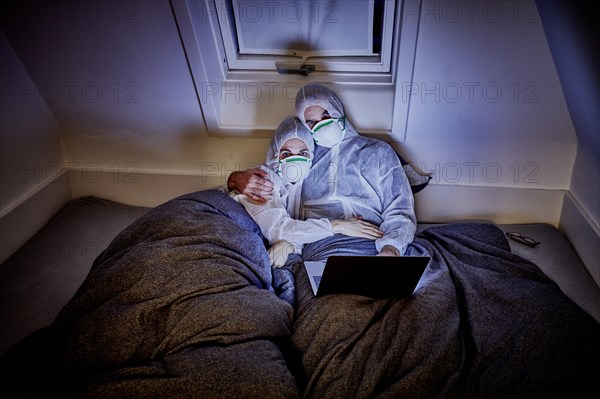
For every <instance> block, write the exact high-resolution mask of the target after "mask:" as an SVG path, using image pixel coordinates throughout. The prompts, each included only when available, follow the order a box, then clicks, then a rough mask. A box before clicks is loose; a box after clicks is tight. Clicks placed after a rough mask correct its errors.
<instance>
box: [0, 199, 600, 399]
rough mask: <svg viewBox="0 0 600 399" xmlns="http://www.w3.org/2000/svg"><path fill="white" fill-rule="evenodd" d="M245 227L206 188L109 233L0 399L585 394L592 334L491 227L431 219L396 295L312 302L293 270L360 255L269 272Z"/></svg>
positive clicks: (13, 368) (337, 244)
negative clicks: (408, 294) (417, 259)
mask: <svg viewBox="0 0 600 399" xmlns="http://www.w3.org/2000/svg"><path fill="white" fill-rule="evenodd" d="M265 248H266V247H265V241H264V239H263V237H262V236H261V234H260V229H259V228H258V227H257V226H256V224H255V223H254V221H253V220H252V219H251V218H250V216H249V215H248V214H247V213H246V212H245V210H244V209H243V207H241V206H240V205H239V204H237V203H236V202H235V201H233V200H231V199H230V198H229V197H228V196H227V195H225V194H223V193H221V192H218V191H210V190H209V191H200V192H196V193H191V194H187V195H184V196H181V197H178V198H175V199H173V200H170V201H168V202H166V203H165V204H163V205H161V206H158V207H156V208H154V209H152V210H151V211H150V212H148V213H147V214H146V215H144V216H142V217H141V218H140V219H138V220H137V221H136V222H134V223H133V224H132V225H130V226H129V227H127V228H126V229H125V230H123V231H122V232H121V233H120V234H119V235H118V236H117V237H116V238H115V239H114V240H113V242H112V243H111V244H110V246H109V247H108V248H107V249H106V250H104V252H102V253H101V254H100V255H99V256H98V258H97V259H96V260H95V262H94V264H93V266H92V269H91V271H90V273H89V275H88V276H87V278H86V280H85V281H84V282H83V284H82V285H81V287H80V288H79V290H78V291H77V293H76V294H75V296H74V297H73V298H72V299H71V300H70V302H69V303H68V304H67V305H66V306H65V307H64V308H63V309H62V311H61V312H60V314H59V315H58V316H57V318H56V319H55V321H54V322H53V323H52V324H51V325H49V326H47V327H45V328H43V329H41V330H38V331H36V332H35V333H33V334H32V335H30V336H29V337H27V338H25V339H24V340H22V341H21V342H20V343H18V344H17V345H15V346H14V347H13V348H12V349H11V350H9V351H8V352H7V353H6V354H5V355H4V356H3V357H2V359H1V362H0V365H1V367H2V370H1V372H2V376H3V377H2V378H3V380H4V382H3V384H2V390H3V392H2V393H1V394H2V397H4V398H6V397H38V396H51V395H57V396H58V397H77V398H88V397H89V398H106V397H115V398H167V397H173V398H300V397H304V398H401V397H409V398H435V397H439V398H536V397H564V396H565V395H567V396H569V397H583V396H582V395H583V393H584V392H588V391H589V389H590V388H591V387H593V385H594V382H595V381H594V378H595V376H596V375H597V373H598V371H599V367H598V366H599V359H600V325H599V324H598V323H597V322H596V321H595V320H594V319H593V318H592V317H591V316H589V315H588V314H587V313H585V312H584V311H583V310H581V309H580V308H579V307H578V306H577V305H575V304H574V303H573V302H572V301H571V300H570V299H568V298H567V297H566V296H565V295H563V294H562V292H561V291H560V289H559V287H558V286H557V285H556V284H555V283H554V282H553V281H551V280H550V279H548V278H547V277H546V276H545V275H544V274H543V273H542V272H541V271H540V269H539V268H538V267H537V266H536V265H534V264H532V263H530V262H529V261H527V260H525V259H523V258H520V257H519V256H517V255H515V254H512V253H511V252H510V249H509V246H508V243H507V242H506V239H505V238H504V235H503V233H502V232H501V231H500V230H499V229H498V228H497V227H496V226H494V225H491V224H480V223H464V224H458V223H457V224H446V225H439V226H434V227H430V228H428V229H426V230H425V231H423V232H422V233H420V234H418V236H417V237H416V239H415V241H414V242H413V244H412V245H411V249H410V251H411V253H414V254H428V255H429V256H431V258H432V259H431V262H430V264H429V265H428V268H427V270H426V272H425V274H424V276H423V278H422V280H421V282H420V283H419V286H418V287H417V289H416V291H415V294H414V295H413V297H412V298H408V299H395V300H374V299H370V298H367V297H361V296H354V295H331V296H326V297H322V298H315V297H314V296H313V294H312V290H311V288H310V284H309V282H308V279H307V277H306V273H305V272H304V267H303V265H302V261H303V260H314V259H320V258H324V257H327V256H329V255H330V254H334V253H335V254H350V255H351V254H358V253H369V252H372V250H373V248H372V243H369V242H365V241H361V240H357V239H350V238H347V237H343V236H337V235H336V236H333V237H330V238H328V239H325V240H322V241H320V242H316V243H313V244H310V245H308V246H307V247H306V248H305V250H304V252H303V255H302V258H300V257H298V256H296V257H295V258H293V259H292V258H291V259H290V262H289V263H288V265H287V266H285V267H284V268H282V269H278V270H275V271H273V270H272V269H271V267H270V265H269V258H268V255H267V252H266V249H265Z"/></svg>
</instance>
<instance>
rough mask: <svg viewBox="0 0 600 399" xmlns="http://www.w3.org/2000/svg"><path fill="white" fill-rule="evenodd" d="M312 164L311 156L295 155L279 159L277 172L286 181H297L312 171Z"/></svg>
mask: <svg viewBox="0 0 600 399" xmlns="http://www.w3.org/2000/svg"><path fill="white" fill-rule="evenodd" d="M310 164H311V160H310V158H306V157H303V156H302V155H293V156H291V157H287V158H285V159H280V160H279V168H277V174H278V175H279V176H280V177H281V178H282V179H283V181H285V182H286V183H292V184H293V183H297V182H299V181H301V180H304V179H306V176H308V172H309V171H310Z"/></svg>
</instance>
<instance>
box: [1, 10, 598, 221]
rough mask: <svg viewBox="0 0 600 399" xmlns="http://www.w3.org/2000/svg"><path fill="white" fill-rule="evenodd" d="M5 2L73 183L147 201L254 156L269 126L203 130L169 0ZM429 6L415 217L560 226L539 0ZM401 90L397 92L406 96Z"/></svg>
mask: <svg viewBox="0 0 600 399" xmlns="http://www.w3.org/2000/svg"><path fill="white" fill-rule="evenodd" d="M448 4H449V5H448ZM33 5H35V6H33ZM7 10H8V11H9V12H5V13H4V15H3V16H1V17H0V18H1V19H0V20H1V22H2V27H3V29H4V31H5V33H6V36H7V37H8V39H9V40H10V42H11V44H12V46H13V47H14V48H15V51H16V53H17V55H18V57H19V59H20V60H21V61H22V62H23V64H24V65H25V66H26V69H27V72H28V74H29V76H30V77H31V79H32V80H33V81H34V82H36V84H37V85H38V87H39V88H40V90H39V91H40V92H41V94H42V96H44V97H45V99H46V103H47V105H48V108H49V109H50V111H51V112H52V114H53V115H54V116H55V118H56V120H57V121H58V124H59V125H60V137H61V140H62V142H63V146H64V154H63V157H64V161H65V163H66V164H67V165H70V166H72V167H73V168H74V172H73V173H74V178H73V182H74V184H73V193H74V195H75V196H80V195H89V194H93V195H98V196H103V197H105V198H108V199H117V200H120V201H122V202H126V203H131V204H140V205H146V206H151V205H155V204H157V203H159V202H162V201H163V200H164V199H165V198H170V197H172V196H175V195H177V194H179V193H183V192H187V191H191V190H193V189H200V188H206V187H212V186H214V185H216V184H220V183H222V182H223V181H224V179H225V177H226V176H227V174H228V173H229V172H230V171H232V170H236V169H240V168H244V167H246V166H248V165H252V164H254V163H258V162H261V161H262V159H263V157H264V152H265V150H266V148H267V142H268V139H267V138H265V136H259V135H254V136H253V134H254V133H253V131H252V130H251V129H250V130H248V131H247V132H243V131H241V132H240V135H239V137H220V136H221V134H220V132H218V131H210V132H208V131H207V130H206V129H205V127H204V126H205V125H204V121H203V113H202V109H201V107H200V104H199V99H198V96H197V94H196V92H195V90H194V88H195V86H194V81H193V78H192V74H191V73H190V70H189V68H188V64H187V61H186V56H185V51H184V50H185V49H184V47H183V46H182V42H181V38H180V37H179V34H178V29H177V24H176V21H175V18H174V16H173V12H172V9H171V6H170V4H169V2H168V1H164V0H143V1H142V0H137V1H135V0H134V1H128V2H113V1H94V0H89V1H75V2H66V1H65V2H62V1H58V2H52V3H46V2H39V3H38V2H33V1H24V2H21V3H20V4H14V5H13V6H12V8H8V9H7ZM423 10H424V12H423V15H422V16H421V24H420V27H419V36H418V41H417V48H416V63H415V72H414V83H415V84H416V86H412V87H413V89H414V88H417V89H418V91H416V92H414V93H413V95H412V96H411V103H410V107H409V115H408V131H407V136H406V140H405V141H404V142H401V143H400V142H398V143H394V146H395V147H396V148H397V149H398V150H399V152H400V153H401V154H402V155H404V156H405V157H406V158H408V159H409V160H411V161H412V162H413V163H414V164H415V165H416V166H417V167H420V168H422V169H425V170H427V171H430V172H433V173H434V179H433V180H432V183H431V184H432V185H431V187H430V188H431V189H430V190H429V189H426V190H425V191H423V192H422V193H419V194H418V195H417V207H418V215H419V216H420V217H421V218H422V219H426V220H440V219H448V218H451V217H452V216H453V215H459V216H460V218H468V217H472V218H481V217H485V218H489V219H493V220H496V221H499V222H511V223H516V222H534V221H544V222H548V223H551V224H555V225H557V224H558V220H559V215H560V210H561V206H562V196H563V193H564V192H565V191H566V190H568V189H569V188H570V187H571V171H572V170H573V164H574V162H575V155H576V151H577V137H576V135H575V131H574V128H573V124H572V122H571V118H570V116H569V112H568V109H567V106H566V103H565V99H564V96H563V92H562V88H561V85H560V81H559V79H558V75H557V72H556V70H555V67H554V62H553V59H552V56H551V54H550V51H549V48H548V43H547V41H546V37H545V35H544V30H543V26H542V24H541V22H540V18H539V15H538V12H537V8H536V6H535V3H534V2H533V1H526V0H520V1H515V2H513V1H500V2H498V1H478V2H443V1H433V0H427V1H425V2H424V4H423ZM459 16H460V17H459ZM200 39H201V40H212V39H211V38H209V37H202V38H200ZM308 80H310V79H308ZM308 80H307V79H305V80H304V81H303V82H306V81H308ZM398 83H399V84H402V83H407V82H398ZM381 87H382V88H383V90H384V91H385V93H388V94H389V87H387V86H386V85H382V86H381ZM339 88H340V89H339V90H340V91H339V94H340V96H341V97H342V98H343V100H344V102H345V103H346V105H347V108H348V114H349V117H350V118H351V119H352V120H358V121H359V123H357V125H358V126H359V127H360V128H361V129H364V130H365V131H366V130H370V128H379V127H381V126H387V125H388V124H389V121H388V120H386V121H384V123H382V122H381V121H379V122H377V123H371V122H370V119H369V118H368V117H360V116H356V117H353V115H358V114H359V113H361V112H363V109H364V107H365V102H364V101H362V100H361V99H364V98H365V97H364V90H362V89H360V90H359V89H356V87H354V86H353V85H352V84H350V83H342V84H340V85H339ZM457 89H461V91H462V92H461V96H460V97H457V92H456V90H457ZM369 90H370V91H369V94H370V96H369V101H368V104H367V105H369V106H372V107H375V108H377V106H378V103H377V101H384V100H385V101H386V102H389V101H390V97H389V96H388V95H387V94H386V95H382V96H378V95H377V85H374V86H373V87H372V88H370V89H369ZM498 90H500V92H498ZM361 94H363V97H361V96H360V95H361ZM403 94H406V93H402V92H401V93H400V96H399V97H397V98H393V101H407V97H405V96H404V95H403ZM228 98H232V96H229V97H228ZM288 105H289V111H287V112H286V113H287V114H291V113H293V104H292V103H289V104H288ZM236 107H237V108H236V113H234V114H231V115H229V116H228V117H229V118H230V119H231V118H242V119H244V118H245V119H247V120H254V119H252V118H251V117H253V116H256V115H263V114H257V113H256V112H257V108H256V105H255V104H253V103H252V102H251V101H246V102H243V101H242V102H240V103H239V104H236ZM280 108H281V107H280ZM280 108H276V109H274V112H284V110H283V109H280ZM260 109H261V110H263V111H264V109H268V107H267V108H264V107H263V108H260ZM363 113H364V112H363ZM374 115H375V116H376V115H377V114H376V113H375V114H374ZM263 117H264V118H267V116H265V115H263ZM269 123H270V122H269ZM269 123H265V125H269V126H270V124H269ZM271 125H272V124H271ZM248 134H249V135H250V136H251V137H254V138H245V137H247V135H248ZM391 134H392V139H390V137H389V136H387V137H385V138H386V139H387V140H390V141H393V135H394V132H391ZM3 158H4V157H3ZM17 158H18V159H25V156H24V155H17ZM584 159H585V158H583V157H581V158H578V160H584ZM592 162H593V158H592ZM585 167H589V165H587V166H585ZM132 178H133V179H134V180H133V183H134V185H132V184H128V185H125V184H126V181H129V182H130V183H131V182H132V181H131V180H129V179H132ZM196 179H197V180H196ZM167 181H168V182H170V184H167V183H166V182H167ZM581 187H582V188H583V185H581ZM463 188H464V190H463ZM573 189H574V190H575V191H577V190H579V189H577V188H575V187H573ZM10 191H11V192H13V194H11V195H14V191H13V190H12V189H11V190H10ZM467 192H468V193H469V195H465V193H467ZM494 193H500V195H495V194H494ZM585 198H590V199H592V200H593V199H594V194H593V193H592V195H590V196H585ZM442 199H443V203H444V205H445V206H444V207H441V206H440V201H442ZM475 209H476V210H477V211H476V212H475ZM528 210H535V212H529V211H528Z"/></svg>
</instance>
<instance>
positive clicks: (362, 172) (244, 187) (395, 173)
mask: <svg viewBox="0 0 600 399" xmlns="http://www.w3.org/2000/svg"><path fill="white" fill-rule="evenodd" d="M296 114H297V116H298V118H299V119H300V121H301V122H302V123H303V124H304V125H305V126H306V127H307V128H308V129H310V131H311V133H312V134H313V137H314V139H315V142H316V144H317V145H316V147H315V154H314V159H313V166H312V171H311V173H310V174H309V176H308V178H307V180H306V181H305V182H304V184H303V190H302V196H301V200H302V207H301V214H300V215H299V217H300V218H317V219H318V218H329V219H347V218H352V217H356V216H359V215H360V216H362V218H363V219H364V220H365V221H369V222H371V223H373V224H375V225H377V226H379V228H380V230H381V231H383V233H384V235H383V236H382V237H381V238H378V239H377V240H376V241H375V246H376V249H377V251H378V253H379V255H388V256H398V255H403V254H404V253H405V252H406V249H407V246H408V244H410V243H411V242H412V241H413V239H414V235H415V232H416V217H415V212H414V198H413V193H412V190H411V186H410V183H409V181H408V179H407V176H406V173H405V170H404V169H403V167H402V163H401V160H400V158H399V157H398V155H397V154H396V153H395V152H394V150H393V148H392V147H391V146H390V145H389V144H388V143H386V142H384V141H381V140H377V139H373V138H368V137H364V136H361V135H359V134H358V132H357V131H356V129H354V127H353V126H352V123H351V122H350V121H349V119H348V117H347V116H346V115H345V113H344V107H343V104H342V102H341V101H340V100H339V98H338V97H337V95H336V94H335V93H334V92H333V90H331V89H329V88H328V87H327V86H324V85H322V84H318V83H311V84H308V85H306V86H304V87H303V88H302V89H300V91H299V92H298V94H297V96H296ZM227 185H228V189H230V190H231V189H232V188H235V189H237V190H239V191H240V192H244V193H246V194H247V195H248V196H249V197H251V198H253V199H254V200H256V201H261V200H262V199H261V197H265V196H268V195H269V191H270V190H271V189H272V184H271V183H270V182H269V181H268V177H267V176H266V174H262V173H260V172H258V173H257V171H256V170H247V171H243V172H241V171H238V172H234V173H232V174H231V175H230V176H229V179H228V181H227Z"/></svg>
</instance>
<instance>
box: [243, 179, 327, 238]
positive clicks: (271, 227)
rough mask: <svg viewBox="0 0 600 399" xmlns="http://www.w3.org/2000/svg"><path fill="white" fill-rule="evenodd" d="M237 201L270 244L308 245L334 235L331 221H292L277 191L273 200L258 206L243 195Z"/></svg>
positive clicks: (274, 192)
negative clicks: (283, 241)
mask: <svg viewBox="0 0 600 399" xmlns="http://www.w3.org/2000/svg"><path fill="white" fill-rule="evenodd" d="M235 200H236V201H238V202H239V203H240V204H242V205H243V206H244V208H245V209H246V211H247V212H248V213H249V214H250V216H252V218H253V219H254V220H255V221H256V224H258V226H259V227H260V230H261V232H262V233H263V235H264V236H265V238H266V239H267V240H268V241H269V244H273V243H275V242H277V241H280V240H285V241H288V242H291V243H298V244H307V243H310V242H315V241H318V240H321V239H323V238H325V237H329V236H332V235H333V227H332V226H331V222H330V221H329V219H325V218H323V219H307V220H296V219H292V217H291V216H290V215H289V214H288V212H287V210H286V208H285V204H283V202H282V201H281V197H280V195H279V193H278V190H277V189H274V190H273V198H272V199H270V200H269V201H267V203H265V204H257V203H255V202H253V201H252V200H251V199H250V198H248V197H247V196H246V195H243V194H239V195H237V196H236V197H235Z"/></svg>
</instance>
